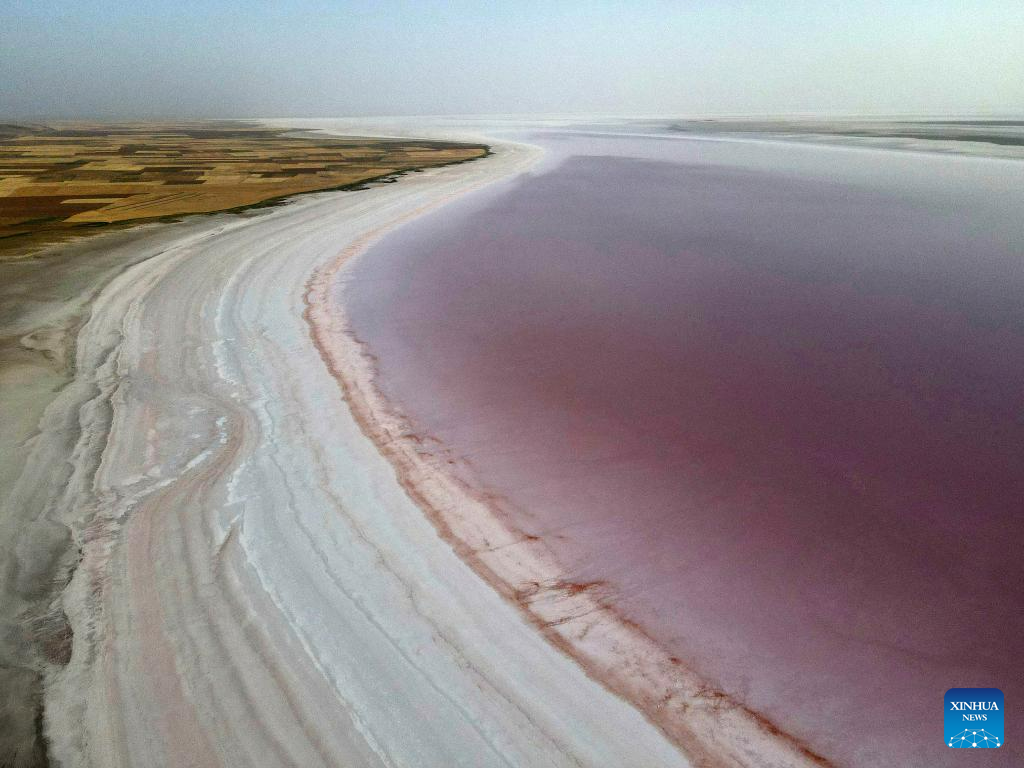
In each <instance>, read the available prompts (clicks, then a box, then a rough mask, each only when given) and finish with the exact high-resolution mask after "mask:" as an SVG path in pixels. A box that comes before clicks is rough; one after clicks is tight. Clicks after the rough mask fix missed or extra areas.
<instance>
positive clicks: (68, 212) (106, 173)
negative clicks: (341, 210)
mask: <svg viewBox="0 0 1024 768" xmlns="http://www.w3.org/2000/svg"><path fill="white" fill-rule="evenodd" d="M486 153H487V148H486V147H485V146H482V145H472V144H453V143H447V142H438V141H419V140H404V139H395V140H385V139H332V138H327V137H324V138H320V137H318V136H295V135H288V134H287V133H286V132H285V131H280V130H275V129H269V128H264V127H260V126H258V125H253V124H249V123H244V122H201V123H173V124H143V123H132V124H119V125H101V124H83V123H75V124H52V125H31V126H19V125H0V254H3V255H6V256H16V255H19V254H22V253H26V252H29V251H31V250H32V249H34V248H38V247H39V246H40V245H42V244H46V243H50V242H54V241H57V240H61V239H64V238H66V237H68V236H72V235H78V234H84V233H88V232H92V231H101V230H102V229H103V228H104V226H105V225H113V224H123V223H126V222H134V221H140V220H151V219H160V218H166V217H176V216H181V215H184V214H189V213H210V212H215V211H226V210H234V209H238V208H244V207H249V206H254V205H258V204H261V203H267V202H269V201H275V200H279V199H281V198H285V197H288V196H291V195H296V194H300V193H304V192H315V191H321V190H327V189H338V188H345V187H357V186H358V185H360V184H362V183H364V182H367V181H370V180H379V179H386V178H388V177H391V176H393V175H395V174H398V173H402V172H406V171H412V170H418V169H422V168H429V167H433V166H439V165H446V164H450V163H453V162H462V161H466V160H472V159H475V158H478V157H482V156H483V155H485V154H486Z"/></svg>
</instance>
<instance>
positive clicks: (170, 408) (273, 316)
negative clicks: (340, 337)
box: [23, 147, 692, 768]
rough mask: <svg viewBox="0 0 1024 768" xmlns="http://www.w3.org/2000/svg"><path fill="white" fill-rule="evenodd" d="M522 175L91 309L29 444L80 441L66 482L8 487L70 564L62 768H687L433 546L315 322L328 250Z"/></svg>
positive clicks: (176, 250)
mask: <svg viewBox="0 0 1024 768" xmlns="http://www.w3.org/2000/svg"><path fill="white" fill-rule="evenodd" d="M529 154H530V151H529V150H524V149H523V148H522V147H518V148H507V151H506V152H504V153H503V156H499V157H495V158H492V159H489V160H487V161H483V162H481V164H479V165H477V164H468V165H464V166H457V167H455V168H448V169H439V170H434V171H430V172H427V173H425V174H417V175H414V176H411V177H409V178H407V179H405V180H403V181H402V182H401V183H398V184H392V185H384V186H381V187H376V188H373V189H371V190H369V191H367V192H361V193H358V194H346V193H334V194H325V195H321V196H313V197H308V198H305V199H304V200H302V201H298V202H295V203H293V204H290V205H288V206H285V207H282V208H279V209H273V210H268V211H267V212H266V213H264V214H260V215H256V216H253V217H251V218H247V219H244V220H231V221H219V222H212V221H211V222H205V223H203V224H201V225H197V227H196V229H195V231H194V232H192V234H191V235H190V236H189V237H183V238H180V239H176V240H175V241H174V242H173V243H171V244H168V245H167V246H166V247H164V248H162V249H161V250H160V252H159V254H157V255H156V256H155V257H154V258H152V259H149V260H147V261H145V262H142V263H139V264H137V265H136V266H134V267H132V268H130V269H128V270H126V271H124V272H123V273H122V274H120V275H119V276H118V277H117V278H116V279H114V280H113V281H112V282H111V283H110V284H109V285H108V286H107V287H105V288H104V289H103V290H102V291H101V293H100V294H99V295H98V296H97V298H96V303H95V308H94V311H93V312H92V313H91V315H90V318H89V320H88V322H87V323H86V324H85V325H84V327H83V328H82V330H81V332H80V333H79V336H78V340H79V343H78V349H77V360H78V365H77V366H76V368H75V380H74V382H73V384H72V385H71V386H70V387H68V388H67V389H66V390H65V392H64V393H63V395H62V397H61V398H59V402H55V403H54V404H52V405H51V407H50V408H48V409H47V419H48V420H47V421H46V423H45V424H43V425H42V427H41V432H40V435H39V438H38V440H37V443H38V444H39V446H40V447H46V446H52V447H53V448H54V449H56V448H58V447H59V446H61V445H64V442H63V441H66V440H67V435H66V434H65V433H66V430H65V428H64V425H65V424H66V423H69V422H74V423H75V424H76V425H77V426H78V429H77V430H76V431H75V432H74V436H73V437H72V438H71V444H70V445H69V446H68V456H67V457H66V463H67V464H68V466H69V473H70V480H69V482H68V483H64V482H61V481H60V480H59V479H58V478H53V479H52V480H51V475H52V472H51V468H52V466H53V462H50V461H47V460H46V456H44V455H43V454H42V453H40V454H38V461H37V460H35V457H33V460H32V461H30V462H29V467H28V469H27V470H26V472H27V474H26V475H25V478H23V479H24V480H25V481H26V482H28V481H29V478H38V479H39V482H38V483H37V485H38V487H39V490H40V493H45V494H46V495H47V496H48V502H47V503H48V504H50V505H52V507H53V509H54V511H55V513H56V514H59V516H60V519H61V520H64V521H66V522H67V524H68V525H69V527H70V528H71V529H72V531H73V533H74V537H75V545H76V547H77V548H79V549H80V550H81V562H80V565H79V566H78V568H77V569H76V571H75V573H74V576H73V578H72V580H71V583H70V584H69V585H68V587H67V588H66V589H65V590H64V591H63V593H62V594H61V596H60V597H59V599H58V605H59V607H60V608H61V609H62V610H64V611H65V613H66V614H67V616H68V620H69V622H70V626H71V628H72V630H73V633H74V634H73V642H72V647H71V652H70V659H69V660H68V662H67V663H66V664H65V665H62V666H61V667H60V668H58V669H54V670H52V671H50V673H48V675H47V678H46V688H45V697H46V698H45V700H46V711H45V733H46V737H47V739H48V742H49V745H50V748H51V752H50V754H51V755H52V757H53V759H55V760H58V761H60V763H61V764H62V765H66V766H103V767H104V768H106V767H107V766H118V765H123V766H127V765H133V766H163V765H179V764H181V765H185V764H190V765H210V766H213V765H224V766H239V767H242V766H246V767H248V766H254V765H258V766H278V765H303V766H321V765H322V766H333V765H351V766H354V767H362V766H366V767H367V768H391V767H392V766H423V767H424V768H428V767H431V768H432V767H433V766H437V768H442V766H443V768H454V767H455V766H462V767H464V768H484V766H487V767H488V768H490V767H491V766H494V768H509V766H512V765H531V766H532V765H537V766H540V765H550V766H580V765H587V766H601V765H608V764H614V765H621V766H624V768H625V767H626V766H633V767H634V768H647V766H650V765H659V766H665V767H666V768H668V767H669V766H678V767H679V768H683V767H684V766H687V765H691V764H692V763H691V762H690V761H688V760H687V759H686V758H685V757H684V755H683V754H682V753H681V752H680V751H679V750H678V748H676V747H675V746H674V745H673V744H672V743H671V742H670V741H669V740H668V739H666V738H665V736H664V734H662V733H661V732H660V731H659V730H658V729H657V728H655V727H653V726H652V725H651V724H650V723H649V722H647V721H646V720H645V719H644V718H643V716H642V715H641V714H640V713H639V712H638V711H637V710H636V709H635V708H633V707H632V706H630V705H629V704H627V703H626V702H624V701H623V700H622V699H620V698H619V697H617V696H613V695H611V694H610V693H608V691H607V690H606V689H604V688H602V687H601V686H600V685H598V684H597V683H596V682H594V681H593V680H592V679H590V678H588V677H587V675H586V674H585V673H584V672H583V671H582V670H581V669H580V668H579V667H578V666H577V665H576V664H575V663H574V662H573V661H572V660H571V659H569V658H568V657H566V656H565V655H564V654H562V653H560V652H559V651H558V650H556V649H555V648H553V647H552V646H551V645H550V644H549V643H548V642H547V641H545V639H544V638H543V637H542V636H541V635H540V634H539V633H537V632H536V630H535V629H534V628H533V627H532V626H531V625H530V624H529V623H528V622H527V621H525V620H524V618H523V616H522V615H521V614H520V613H519V612H518V611H516V610H515V608H514V607H513V606H511V605H509V604H508V603H507V602H506V601H505V600H503V599H502V598H501V597H500V596H499V595H498V594H496V593H495V592H494V590H493V589H492V588H491V587H490V586H489V585H488V584H486V583H485V582H483V581H482V580H481V579H480V578H479V577H478V576H477V575H476V573H474V572H473V571H472V570H471V569H470V568H469V567H468V566H467V565H466V564H465V563H464V562H463V561H462V560H460V559H459V558H458V557H457V555H456V554H455V553H454V552H453V551H452V549H451V547H449V546H448V544H446V543H445V542H444V541H442V540H441V539H440V538H439V537H438V536H437V532H436V530H435V528H434V527H433V526H432V525H431V524H430V522H429V521H428V520H427V519H426V518H425V517H424V515H423V514H422V512H421V511H420V510H419V508H418V507H416V506H415V504H414V503H413V502H412V501H411V500H410V498H409V496H408V495H407V494H406V493H405V491H404V490H403V489H402V488H401V486H399V484H398V483H397V482H396V481H395V475H394V470H393V467H392V466H391V465H390V464H389V463H388V462H387V461H386V460H385V458H384V457H383V456H381V454H380V452H379V451H378V450H377V448H376V447H375V445H374V444H373V443H372V442H371V441H370V440H369V439H367V437H366V436H365V435H364V434H363V433H362V431H361V430H360V428H359V426H358V424H357V423H356V422H355V421H354V418H353V415H352V413H351V410H350V409H349V407H348V406H347V405H346V404H345V403H344V402H343V401H342V399H341V398H339V396H338V385H337V382H336V381H335V380H334V379H333V378H332V377H331V376H330V375H329V372H328V370H327V368H326V367H325V366H324V364H323V359H322V358H321V356H320V353H319V352H318V351H317V349H316V348H315V347H314V346H313V344H312V343H311V342H310V335H309V325H308V323H307V322H306V320H305V319H304V317H303V313H304V312H305V311H306V309H307V307H306V303H305V298H306V297H305V293H306V288H305V283H306V281H307V280H308V279H309V276H310V275H311V274H313V273H314V272H315V270H316V269H317V268H318V267H321V266H322V265H323V264H325V263H328V262H330V261H331V260H332V259H333V258H334V257H335V256H336V255H337V253H338V248H339V247H341V246H344V244H346V243H349V244H350V245H351V246H352V247H358V246H359V244H361V243H363V242H365V240H366V238H367V237H371V236H372V233H374V232H379V231H381V229H382V228H385V227H388V226H393V225H394V223H395V222H398V221H402V220H405V219H408V218H409V217H411V216H415V215H417V213H419V212H420V211H421V210H422V209H423V207H424V206H425V205H428V206H429V205H433V204H437V202H438V201H439V200H442V199H445V198H447V197H449V196H451V195H454V194H459V193H461V192H463V191H465V190H466V189H468V188H472V187H473V186H474V185H477V184H483V183H488V182H490V181H492V180H494V179H496V178H500V177H502V176H503V175H505V173H507V172H509V171H511V170H513V169H515V168H517V167H520V166H519V165H518V164H519V163H522V162H525V161H526V160H528V159H529V157H528V155H529ZM485 163H486V164H485ZM145 243H146V241H145V240H144V239H143V240H140V241H139V242H138V243H137V244H136V245H137V246H138V247H140V248H141V247H144V246H145ZM47 455H48V454H47Z"/></svg>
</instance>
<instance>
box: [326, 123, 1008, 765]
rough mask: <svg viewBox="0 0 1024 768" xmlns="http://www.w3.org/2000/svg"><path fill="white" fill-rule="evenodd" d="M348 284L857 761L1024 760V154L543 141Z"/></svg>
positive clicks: (755, 694) (490, 463) (406, 370)
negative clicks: (998, 742)
mask: <svg viewBox="0 0 1024 768" xmlns="http://www.w3.org/2000/svg"><path fill="white" fill-rule="evenodd" d="M532 140H534V141H535V142H537V143H540V144H541V145H543V146H545V147H546V148H547V149H548V151H549V156H548V159H547V160H546V161H545V163H544V164H543V165H542V166H541V167H540V168H539V169H537V170H536V171H534V172H532V173H529V174H527V175H525V176H523V177H520V178H518V179H516V180H514V181H511V182H503V183H500V184H498V185H496V186H493V187H491V188H489V189H487V190H485V191H483V192H479V193H474V194H472V195H470V196H468V197H466V198H464V199H462V200H460V201H457V202H455V203H453V204H450V205H448V206H446V207H444V208H443V209H440V210H438V211H437V212H435V213H432V214H430V215H428V216H425V217H423V218H421V219H419V220H417V221H414V222H412V223H410V224H408V225H406V226H404V227H402V228H401V229H399V230H397V231H396V232H394V233H393V234H391V235H389V236H387V237H386V238H385V239H384V240H383V241H381V242H380V243H379V244H378V245H376V246H374V247H373V248H372V249H371V250H370V252H369V253H367V254H366V255H365V256H364V257H363V258H362V259H361V260H360V261H359V262H357V264H356V265H355V266H354V268H353V270H352V271H351V273H350V275H349V276H348V282H347V283H346V285H345V286H344V289H343V290H344V298H343V300H344V301H345V302H346V304H347V307H348V310H349V314H350V317H351V318H352V321H353V326H354V330H355V332H356V333H357V335H358V336H359V337H360V338H361V339H362V340H364V341H366V342H367V343H368V344H369V347H370V349H371V350H372V351H373V352H374V353H375V354H376V355H377V356H378V357H379V361H380V369H381V375H382V384H383V386H384V388H385V392H386V393H387V394H388V395H389V396H391V397H392V398H394V400H395V401H396V402H397V403H398V404H399V405H400V406H401V407H402V409H403V410H404V411H405V412H406V413H407V414H409V416H410V417H411V418H412V419H413V420H414V422H415V423H416V424H417V425H419V426H421V427H422V429H423V430H424V432H427V433H430V434H432V435H434V436H436V437H437V438H439V439H440V440H441V441H442V442H443V443H444V444H445V445H446V446H448V447H449V448H450V449H451V450H452V451H453V452H454V453H455V454H456V455H458V456H460V457H463V458H465V459H466V460H467V461H468V462H469V463H470V465H471V466H472V467H473V471H474V473H475V475H476V477H477V478H478V479H479V480H480V481H482V482H483V483H484V484H485V485H486V486H487V488H488V489H490V490H492V491H494V492H495V493H497V494H500V495H501V496H502V497H504V499H506V500H507V502H508V505H509V508H510V509H512V510H514V514H516V515H517V518H518V519H517V522H518V523H519V524H520V525H521V526H522V527H523V528H524V529H526V530H527V531H529V532H530V533H534V534H537V535H541V536H544V537H545V538H546V539H547V540H548V541H550V542H551V543H552V544H553V545H554V546H555V547H556V549H557V550H558V551H559V552H560V553H561V556H562V557H563V559H564V561H565V563H566V564H567V566H568V567H569V569H570V571H571V576H572V578H574V579H578V580H581V581H592V580H600V581H604V582H606V584H607V585H608V589H609V590H611V592H612V593H613V594H614V596H615V600H616V603H617V605H618V606H619V608H620V610H622V611H623V612H624V613H625V614H626V615H627V616H629V617H630V618H632V619H633V620H635V621H638V622H639V623H640V624H641V625H642V626H644V627H645V628H646V629H647V630H648V631H649V632H650V633H651V634H652V636H653V637H655V638H656V639H658V640H659V641H660V642H661V643H663V644H664V645H665V646H666V647H668V648H669V649H670V650H671V651H672V652H673V653H675V654H676V655H677V656H679V657H680V658H682V659H683V660H684V661H685V662H686V663H687V664H688V665H689V666H691V667H692V668H694V669H696V670H698V671H699V672H700V673H701V674H703V675H704V676H705V677H706V678H707V679H709V680H710V681H712V683H713V684H714V685H716V686H718V687H720V688H721V689H722V690H724V691H725V692H727V693H729V694H731V695H733V696H734V697H736V698H738V699H740V700H742V701H744V702H746V703H747V704H749V705H750V706H751V707H753V708H754V709H756V710H758V711H760V712H761V713H763V714H764V715H765V716H767V717H768V718H769V719H771V720H772V721H773V722H775V723H777V724H778V725H779V726H780V727H781V728H783V729H784V730H786V731H788V732H790V733H792V734H794V735H795V736H797V737H798V738H801V739H803V740H806V741H807V742H808V743H809V744H810V745H811V746H812V747H813V748H815V749H816V750H817V751H819V752H821V753H822V754H824V755H825V756H827V757H828V758H830V759H832V760H834V761H835V762H837V763H838V764H840V765H851V766H864V767H865V768H869V767H870V768H874V767H875V766H901V767H902V766H929V767H932V766H945V765H957V764H959V761H962V760H963V759H964V758H963V756H960V755H958V753H957V752H955V751H953V750H950V749H948V748H947V747H945V745H944V743H943V741H942V739H943V735H942V729H943V694H944V692H945V691H946V689H948V688H951V687H990V686H991V687H998V688H1001V689H1002V690H1003V691H1004V692H1005V695H1006V703H1007V708H1008V709H1007V712H1006V722H1007V731H1008V732H1007V733H1006V734H1005V739H1006V742H1007V745H1006V746H1005V747H1004V748H1002V749H1000V750H989V751H988V752H986V754H984V755H975V756H972V757H973V759H972V760H971V762H972V764H974V765H984V766H996V765H998V766H1011V765H1021V764H1024V751H1022V750H1021V747H1020V746H1019V744H1020V741H1021V739H1022V738H1024V709H1022V706H1024V704H1022V703H1024V639H1022V637H1024V521H1022V511H1024V164H1016V163H1014V162H1008V161H992V160H985V159H971V158H958V157H944V156H937V155H924V154H914V153H900V152H884V151H871V150H861V149H848V148H847V149H840V148H828V147H819V146H813V145H786V144H779V143H770V142H740V141H733V142H729V141H722V142H715V141H700V140H687V139H674V140H669V139H665V138H658V137H650V138H644V137H619V138H611V137H609V138H601V137H599V136H583V135H576V136H574V135H572V134H571V133H561V134H548V135H541V136H535V137H532Z"/></svg>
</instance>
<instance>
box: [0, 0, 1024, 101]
mask: <svg viewBox="0 0 1024 768" xmlns="http://www.w3.org/2000/svg"><path fill="white" fill-rule="evenodd" d="M550 112H557V113H579V112H602V113H648V114H649V113H659V114H668V113H672V114H684V115H685V114H692V115H697V114H715V113H719V114H721V113H794V112H811V113H829V112H832V113H837V112H838V113H876V114H877V113H950V112H951V113H961V114H963V113H1018V114H1019V113H1022V112H1024V0H973V1H971V0H897V1H894V2H873V1H870V0H868V1H865V2H857V1H856V0H847V2H830V1H829V0H818V2H802V1H800V0H790V1H785V2H784V1H781V0H779V1H777V2H769V1H768V0H765V1H763V2H753V1H749V2H741V1H739V0H735V1H730V0H714V1H713V0H708V1H707V2H686V1H685V0H677V1H676V2H596V1H595V0H591V1H590V2H583V1H581V0H562V1H561V2H560V1H559V0H548V1H547V2H533V1H532V0H517V1H516V2H470V1H469V0H448V1H447V2H430V3H428V2H387V1H386V0H381V1H380V2H342V1H341V0H336V1H335V2H326V1H324V0H319V1H318V0H296V1H294V2H283V1H282V2H269V0H247V1H245V2H242V1H241V0H208V1H207V2H198V1H197V0H136V2H110V1H109V0H66V2H53V1H52V0H0V120H3V119H4V118H21V119H24V118H30V117H40V118H45V117H98V118H128V117H140V118H150V117H232V116H239V117H241V116H265V117H270V116H343V115H374V114H392V115H394V114H468V113H550Z"/></svg>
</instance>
